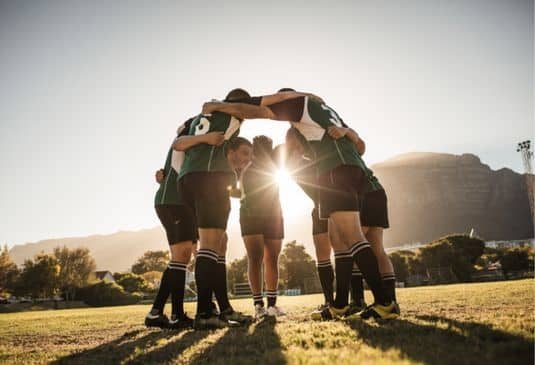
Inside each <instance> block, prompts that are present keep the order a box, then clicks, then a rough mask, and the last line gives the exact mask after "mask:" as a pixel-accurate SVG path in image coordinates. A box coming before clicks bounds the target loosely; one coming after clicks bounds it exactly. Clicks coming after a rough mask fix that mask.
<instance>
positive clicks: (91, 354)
mask: <svg viewBox="0 0 535 365" xmlns="http://www.w3.org/2000/svg"><path fill="white" fill-rule="evenodd" d="M145 331H146V330H136V331H131V332H127V333H125V334H124V335H123V336H121V337H119V338H117V339H115V340H113V341H110V342H107V343H104V344H102V345H99V346H97V347H95V348H92V349H89V350H85V351H82V352H80V353H75V354H72V355H69V356H66V357H64V358H61V359H59V360H58V361H56V362H55V363H54V364H99V365H103V364H118V363H124V362H136V363H137V362H139V360H138V359H142V358H147V357H150V360H151V361H152V362H155V363H158V362H163V361H165V360H170V359H172V358H175V357H177V356H179V355H180V354H181V353H182V352H183V351H184V350H186V349H187V348H189V347H190V346H192V345H193V344H195V343H196V342H198V341H200V340H202V339H203V338H204V337H206V336H207V335H208V334H209V332H207V331H202V332H194V331H192V330H188V331H184V332H179V331H166V330H163V331H159V330H158V331H151V332H149V333H148V334H146V335H144V336H141V337H139V335H140V334H141V333H143V332H145ZM160 341H169V342H168V343H167V344H166V345H164V346H163V348H157V349H156V350H154V351H151V352H149V353H148V354H143V352H144V350H146V349H149V348H151V347H152V346H155V345H158V343H159V342H160ZM164 350H165V351H164ZM140 353H141V354H140Z"/></svg>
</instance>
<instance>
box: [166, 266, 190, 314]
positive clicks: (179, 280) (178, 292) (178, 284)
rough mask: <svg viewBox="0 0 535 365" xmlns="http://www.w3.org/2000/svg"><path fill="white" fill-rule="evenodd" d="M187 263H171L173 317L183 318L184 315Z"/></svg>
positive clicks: (170, 284) (170, 285) (170, 279)
mask: <svg viewBox="0 0 535 365" xmlns="http://www.w3.org/2000/svg"><path fill="white" fill-rule="evenodd" d="M186 266H187V264H186V263H183V262H178V261H170V262H169V266H168V269H169V287H170V289H171V306H172V312H171V315H174V316H176V317H177V318H178V317H182V316H183V315H184V286H185V284H186Z"/></svg>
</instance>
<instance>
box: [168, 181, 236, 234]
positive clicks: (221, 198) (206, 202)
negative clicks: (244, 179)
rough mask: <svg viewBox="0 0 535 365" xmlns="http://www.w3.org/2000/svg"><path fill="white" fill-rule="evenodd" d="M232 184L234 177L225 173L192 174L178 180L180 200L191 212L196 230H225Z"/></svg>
mask: <svg viewBox="0 0 535 365" xmlns="http://www.w3.org/2000/svg"><path fill="white" fill-rule="evenodd" d="M233 182H234V175H233V174H232V173H227V172H192V173H189V174H187V175H185V176H183V177H182V178H181V179H180V181H179V182H178V184H179V191H180V198H181V200H182V201H183V202H184V204H185V205H187V206H188V207H190V209H191V210H192V211H193V214H194V216H195V221H196V224H197V227H198V228H219V229H222V230H226V229H227V221H228V217H229V214H230V195H229V186H231V185H233Z"/></svg>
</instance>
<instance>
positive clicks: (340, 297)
mask: <svg viewBox="0 0 535 365" xmlns="http://www.w3.org/2000/svg"><path fill="white" fill-rule="evenodd" d="M334 263H335V271H336V298H335V299H334V307H335V308H338V309H341V308H344V307H345V306H347V304H348V297H349V283H350V281H351V270H352V268H353V258H352V257H351V254H350V253H349V252H346V251H342V252H335V254H334Z"/></svg>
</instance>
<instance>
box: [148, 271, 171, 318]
mask: <svg viewBox="0 0 535 365" xmlns="http://www.w3.org/2000/svg"><path fill="white" fill-rule="evenodd" d="M170 292H171V288H170V287H169V268H166V269H165V270H164V272H163V275H162V280H161V281H160V287H159V288H158V293H157V294H156V298H155V299H154V304H153V305H152V309H151V311H150V313H151V314H153V315H156V314H163V308H164V306H165V302H167V298H169V293H170Z"/></svg>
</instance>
